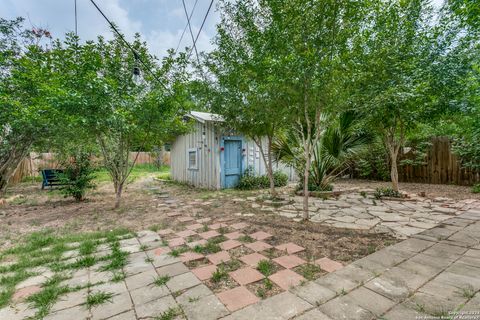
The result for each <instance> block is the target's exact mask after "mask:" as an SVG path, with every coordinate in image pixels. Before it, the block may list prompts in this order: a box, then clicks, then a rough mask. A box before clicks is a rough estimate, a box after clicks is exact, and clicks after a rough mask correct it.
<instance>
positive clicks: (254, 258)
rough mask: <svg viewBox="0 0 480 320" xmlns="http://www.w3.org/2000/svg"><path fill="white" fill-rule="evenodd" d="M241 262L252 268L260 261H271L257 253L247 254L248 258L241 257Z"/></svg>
mask: <svg viewBox="0 0 480 320" xmlns="http://www.w3.org/2000/svg"><path fill="white" fill-rule="evenodd" d="M240 260H241V261H243V262H244V263H246V264H248V265H249V266H251V267H256V266H257V265H258V263H259V262H260V261H262V260H269V259H268V258H267V257H265V256H263V255H261V254H260V253H256V252H255V253H252V254H247V255H246V256H243V257H240Z"/></svg>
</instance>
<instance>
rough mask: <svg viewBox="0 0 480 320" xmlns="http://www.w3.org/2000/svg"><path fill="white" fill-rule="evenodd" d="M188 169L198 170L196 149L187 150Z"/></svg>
mask: <svg viewBox="0 0 480 320" xmlns="http://www.w3.org/2000/svg"><path fill="white" fill-rule="evenodd" d="M188 169H190V170H196V169H198V152H197V149H196V148H193V149H188Z"/></svg>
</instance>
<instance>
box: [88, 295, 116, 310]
mask: <svg viewBox="0 0 480 320" xmlns="http://www.w3.org/2000/svg"><path fill="white" fill-rule="evenodd" d="M112 297H113V293H111V292H105V291H99V292H95V293H92V294H89V295H88V297H87V301H86V305H87V307H89V308H91V307H94V306H99V305H101V304H104V303H106V302H112Z"/></svg>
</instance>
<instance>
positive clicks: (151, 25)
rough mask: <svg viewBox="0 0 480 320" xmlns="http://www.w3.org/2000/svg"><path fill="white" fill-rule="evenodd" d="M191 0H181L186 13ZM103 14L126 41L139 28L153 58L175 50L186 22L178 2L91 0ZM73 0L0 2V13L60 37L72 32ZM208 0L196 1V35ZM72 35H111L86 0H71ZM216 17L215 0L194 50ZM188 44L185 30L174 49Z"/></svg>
mask: <svg viewBox="0 0 480 320" xmlns="http://www.w3.org/2000/svg"><path fill="white" fill-rule="evenodd" d="M195 1H196V0H185V5H186V7H187V11H188V12H189V13H190V10H191V9H192V8H193V6H194V4H195ZM95 2H96V3H97V5H98V6H99V7H100V9H102V11H103V12H104V13H105V15H106V16H107V17H108V18H109V19H110V20H111V21H112V22H114V23H116V24H117V26H119V28H120V30H121V31H122V32H123V33H124V34H125V35H126V38H127V39H128V40H132V39H133V35H134V34H135V33H136V32H139V33H140V34H141V35H142V38H143V40H145V41H146V42H147V44H148V46H149V49H150V51H151V53H153V54H155V55H156V56H158V57H163V56H165V55H166V53H167V50H168V49H169V48H176V47H177V45H178V43H179V40H180V37H181V35H182V32H183V30H184V28H185V26H186V23H187V20H186V17H185V12H184V9H183V4H182V0H95ZM74 3H75V0H0V17H2V18H5V19H13V18H15V17H18V16H22V17H24V18H25V19H26V21H25V23H26V26H27V27H29V28H30V27H37V28H46V29H47V30H49V31H50V32H51V33H52V36H53V37H54V38H63V36H64V35H65V33H67V32H69V31H73V30H75V14H74V12H75V11H74V8H75V7H74ZM209 4H210V0H197V5H196V7H195V11H194V13H193V16H192V19H191V23H192V30H193V33H194V35H195V36H196V35H197V33H198V31H199V29H200V26H201V24H202V21H203V18H204V16H205V14H206V13H207V9H208V6H209ZM77 17H78V20H77V21H78V35H79V37H80V38H81V39H83V40H93V39H96V37H97V36H98V35H103V36H105V37H106V38H111V31H110V29H109V27H108V24H107V22H106V21H105V20H104V18H103V17H102V16H101V15H100V13H99V12H98V11H97V10H96V9H95V7H94V6H93V5H92V3H91V2H90V0H77ZM219 19H220V15H219V14H218V12H217V10H216V1H214V4H213V6H212V9H211V10H210V13H209V15H208V17H207V20H206V22H205V25H204V27H203V29H202V32H201V33H200V36H199V38H198V41H197V48H198V50H199V51H209V50H210V49H211V48H212V44H211V39H212V38H213V37H214V35H215V32H216V31H215V24H216V23H217V22H218V21H219ZM192 43H193V41H192V38H191V36H190V33H189V31H188V29H187V32H186V33H185V35H184V36H183V40H182V42H181V43H180V50H182V49H184V48H185V47H186V46H189V47H190V46H191V45H192Z"/></svg>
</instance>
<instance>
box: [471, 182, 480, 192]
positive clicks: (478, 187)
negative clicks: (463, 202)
mask: <svg viewBox="0 0 480 320" xmlns="http://www.w3.org/2000/svg"><path fill="white" fill-rule="evenodd" d="M472 193H480V183H479V184H476V185H474V186H473V187H472Z"/></svg>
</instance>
